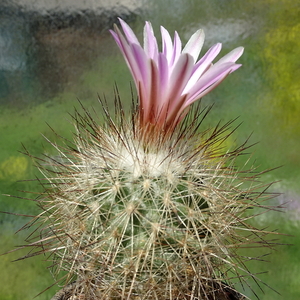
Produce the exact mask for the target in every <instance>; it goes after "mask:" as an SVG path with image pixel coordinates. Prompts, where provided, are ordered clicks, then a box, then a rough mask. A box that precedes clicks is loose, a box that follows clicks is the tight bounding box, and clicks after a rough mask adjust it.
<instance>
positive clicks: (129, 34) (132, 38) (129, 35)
mask: <svg viewBox="0 0 300 300" xmlns="http://www.w3.org/2000/svg"><path fill="white" fill-rule="evenodd" d="M118 19H119V21H120V24H121V26H122V29H123V32H124V34H125V36H126V39H127V41H128V42H129V43H133V44H138V45H140V42H139V40H138V39H137V37H136V35H135V34H134V32H133V31H132V29H131V28H130V27H129V25H128V24H127V23H126V22H124V21H123V20H122V19H121V18H118Z"/></svg>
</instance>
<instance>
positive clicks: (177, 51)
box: [170, 31, 181, 66]
mask: <svg viewBox="0 0 300 300" xmlns="http://www.w3.org/2000/svg"><path fill="white" fill-rule="evenodd" d="M180 54H181V40H180V37H179V35H178V33H177V31H175V34H174V45H173V54H172V59H171V61H170V66H172V65H175V64H176V62H177V60H178V58H179V56H180Z"/></svg>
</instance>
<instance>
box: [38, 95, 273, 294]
mask: <svg viewBox="0 0 300 300" xmlns="http://www.w3.org/2000/svg"><path fill="white" fill-rule="evenodd" d="M116 104H119V102H118V101H117V102H116ZM119 105H120V104H119ZM117 110H118V111H119V112H120V113H118V114H117V115H116V117H115V118H113V117H111V116H110V114H109V113H108V112H107V110H104V111H105V114H106V121H105V122H104V125H103V126H99V125H98V122H96V121H95V120H94V119H93V117H91V115H90V114H89V113H88V112H87V111H85V112H84V113H83V114H79V113H76V115H75V117H74V120H75V126H76V134H75V136H74V142H73V144H72V145H69V146H57V145H55V147H56V148H57V150H58V154H59V155H58V156H57V157H48V158H47V159H45V160H42V161H41V164H40V166H39V168H40V170H41V172H42V173H43V174H44V176H45V178H46V181H47V184H44V186H45V192H44V193H43V194H42V195H41V197H40V198H39V199H38V200H37V201H38V203H39V205H40V206H41V207H42V209H43V212H42V213H41V214H40V215H39V216H38V217H39V219H40V220H41V222H42V225H41V228H40V229H41V230H40V233H41V235H42V238H41V239H40V240H39V241H38V242H37V243H34V242H33V243H32V245H36V247H37V248H39V247H40V246H41V245H42V246H43V252H49V254H50V256H49V257H50V258H51V260H53V271H54V273H55V274H56V276H58V275H59V274H61V271H66V272H67V273H66V274H67V275H65V276H66V278H65V282H66V283H70V282H72V281H73V280H75V279H76V285H75V288H74V289H73V291H72V293H77V294H81V295H84V299H131V298H134V299H219V298H218V297H220V295H225V294H226V293H227V292H228V290H230V291H231V292H232V293H233V292H234V289H233V288H229V286H228V285H232V281H231V279H233V278H235V279H237V278H238V279H240V280H242V281H243V280H244V279H243V277H244V276H251V277H253V278H254V277H255V276H254V275H252V274H251V273H250V272H249V271H248V270H247V269H246V267H245V266H243V264H242V263H241V261H243V258H242V257H241V256H239V255H238V253H237V249H238V248H239V247H241V245H250V244H253V243H256V242H259V243H262V241H261V240H259V239H260V236H259V234H258V233H257V229H255V228H252V227H251V226H250V225H249V224H248V223H247V220H248V219H249V214H247V210H248V209H249V208H253V207H257V206H261V205H262V204H261V201H263V200H265V199H266V198H268V197H269V196H268V195H266V194H263V193H261V189H262V186H260V184H258V183H256V182H255V179H256V175H253V173H251V175H250V176H247V175H246V173H247V172H246V171H245V170H244V171H243V172H241V173H240V172H239V171H237V170H236V168H235V166H234V163H235V159H236V157H238V156H239V155H240V154H241V153H243V151H244V149H245V148H246V146H245V145H242V146H241V147H238V148H237V149H234V150H233V151H227V152H224V149H222V146H223V142H224V141H225V140H226V139H227V137H228V136H229V135H230V134H228V132H229V131H232V130H234V128H233V129H232V128H231V127H232V122H228V123H227V124H224V125H223V126H221V125H218V126H217V127H216V128H214V129H213V130H204V131H203V130H202V131H201V130H199V125H200V124H202V121H203V119H204V118H205V116H206V115H207V112H208V110H209V109H204V110H201V109H200V106H198V108H196V109H195V111H194V113H193V112H190V114H189V115H188V116H186V118H185V120H184V121H183V122H182V124H181V126H180V127H179V126H178V127H177V128H176V129H174V131H172V133H170V134H169V135H165V134H164V133H163V132H162V133H161V134H159V133H155V134H153V135H152V138H150V139H149V136H148V138H147V139H144V138H143V137H144V133H145V132H144V131H142V133H141V132H140V131H138V128H139V127H138V125H137V123H138V118H133V119H131V120H130V121H128V120H127V119H126V117H125V116H124V115H123V113H122V109H121V107H119V109H117ZM135 115H137V113H136V114H135ZM150 136H151V135H150ZM250 172H253V170H249V173H250ZM247 182H248V183H247ZM262 234H265V232H262ZM37 253H40V250H37ZM225 282H226V285H225ZM204 297H206V298H204ZM70 299H71V298H70ZM224 299H226V298H224ZM237 299H239V298H237Z"/></svg>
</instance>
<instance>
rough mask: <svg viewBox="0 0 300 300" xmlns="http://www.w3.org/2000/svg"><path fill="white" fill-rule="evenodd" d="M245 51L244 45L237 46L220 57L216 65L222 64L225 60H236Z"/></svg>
mask: <svg viewBox="0 0 300 300" xmlns="http://www.w3.org/2000/svg"><path fill="white" fill-rule="evenodd" d="M243 52H244V47H237V48H235V49H233V50H232V51H230V52H229V53H227V54H226V55H225V56H223V57H222V58H221V59H219V60H218V61H217V62H216V63H215V65H220V64H223V63H225V62H230V61H231V62H236V61H237V60H238V59H239V58H240V57H241V55H242V54H243Z"/></svg>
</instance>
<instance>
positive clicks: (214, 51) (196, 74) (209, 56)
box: [183, 43, 222, 94]
mask: <svg viewBox="0 0 300 300" xmlns="http://www.w3.org/2000/svg"><path fill="white" fill-rule="evenodd" d="M221 48H222V44H221V43H217V44H215V45H214V46H212V47H211V48H210V49H209V50H208V51H207V52H206V53H205V54H204V56H203V57H202V58H201V59H200V60H199V61H198V62H197V64H196V65H195V67H194V70H193V74H192V76H191V78H190V80H189V82H188V83H187V85H186V87H185V89H184V91H183V93H184V94H185V93H188V92H189V90H190V89H191V88H192V87H193V86H194V85H195V84H196V82H197V81H198V79H199V78H200V77H201V76H202V74H203V73H204V72H205V71H206V70H207V69H208V67H209V66H210V65H211V63H212V61H213V60H214V59H215V58H216V56H217V55H218V54H219V53H220V51H221Z"/></svg>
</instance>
